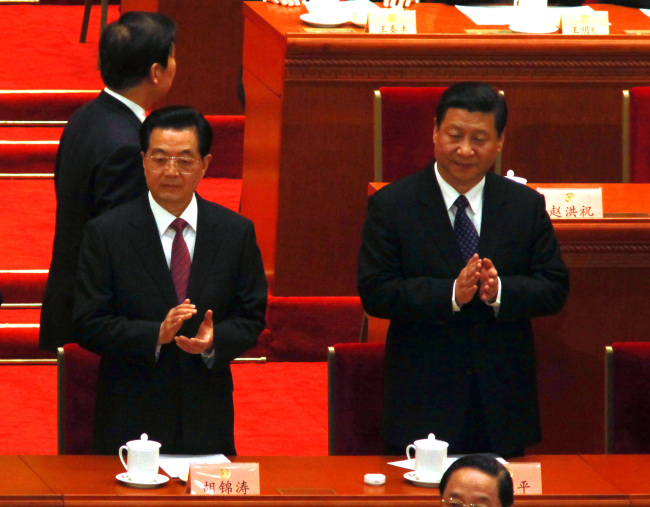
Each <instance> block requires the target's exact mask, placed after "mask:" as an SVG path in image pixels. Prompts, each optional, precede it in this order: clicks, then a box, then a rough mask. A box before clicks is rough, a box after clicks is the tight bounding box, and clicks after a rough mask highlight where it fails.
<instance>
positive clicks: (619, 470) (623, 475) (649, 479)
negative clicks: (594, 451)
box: [582, 454, 650, 507]
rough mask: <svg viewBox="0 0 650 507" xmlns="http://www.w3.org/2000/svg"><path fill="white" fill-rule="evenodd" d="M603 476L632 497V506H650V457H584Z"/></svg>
mask: <svg viewBox="0 0 650 507" xmlns="http://www.w3.org/2000/svg"><path fill="white" fill-rule="evenodd" d="M582 459H583V460H584V461H585V462H586V463H587V464H589V465H590V466H591V467H593V469H594V470H595V471H596V472H598V473H599V474H600V475H601V476H603V477H606V478H607V479H608V480H609V481H610V482H611V483H612V484H613V485H614V486H616V487H617V488H618V489H619V490H621V491H623V492H625V493H626V494H629V495H630V505H634V506H643V507H649V506H650V488H649V487H648V485H650V456H648V455H638V456H633V457H630V456H629V455H622V454H621V455H609V456H608V455H599V456H590V455H585V456H582Z"/></svg>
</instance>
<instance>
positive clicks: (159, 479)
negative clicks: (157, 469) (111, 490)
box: [115, 472, 169, 489]
mask: <svg viewBox="0 0 650 507" xmlns="http://www.w3.org/2000/svg"><path fill="white" fill-rule="evenodd" d="M115 478H116V479H117V480H118V481H120V482H123V483H124V484H126V485H127V486H131V487H132V488H143V489H145V488H157V487H158V486H160V485H162V484H165V483H166V482H167V481H168V480H169V477H167V476H166V475H162V474H158V475H156V478H155V479H154V480H153V481H151V482H134V481H132V480H131V478H130V477H129V474H128V473H126V472H123V473H121V474H117V475H116V476H115Z"/></svg>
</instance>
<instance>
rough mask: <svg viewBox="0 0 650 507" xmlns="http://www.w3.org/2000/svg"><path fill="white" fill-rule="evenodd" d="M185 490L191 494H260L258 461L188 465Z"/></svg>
mask: <svg viewBox="0 0 650 507" xmlns="http://www.w3.org/2000/svg"><path fill="white" fill-rule="evenodd" d="M186 486H187V490H188V492H189V493H191V494H192V495H212V496H251V495H259V494H260V464H259V463H210V464H198V463H194V464H191V465H190V473H189V477H188V478H187V485H186Z"/></svg>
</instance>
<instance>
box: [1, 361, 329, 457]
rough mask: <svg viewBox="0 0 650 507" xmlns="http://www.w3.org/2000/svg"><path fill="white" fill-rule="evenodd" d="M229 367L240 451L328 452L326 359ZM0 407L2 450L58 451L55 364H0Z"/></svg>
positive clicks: (54, 452) (274, 453) (11, 451)
mask: <svg viewBox="0 0 650 507" xmlns="http://www.w3.org/2000/svg"><path fill="white" fill-rule="evenodd" d="M232 369H233V376H234V381H235V442H236V445H237V452H238V453H239V454H240V455H242V456H243V455H249V456H253V455H258V456H268V455H316V456H318V455H326V454H327V405H326V400H327V365H326V364H325V363H267V364H239V365H233V367H232ZM17 386H20V389H18V390H17V389H16V388H17ZM0 406H2V419H1V420H0V454H56V453H57V436H56V435H57V433H56V417H57V416H56V366H7V365H2V366H0ZM116 452H117V450H116Z"/></svg>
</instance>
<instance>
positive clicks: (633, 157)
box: [623, 86, 650, 183]
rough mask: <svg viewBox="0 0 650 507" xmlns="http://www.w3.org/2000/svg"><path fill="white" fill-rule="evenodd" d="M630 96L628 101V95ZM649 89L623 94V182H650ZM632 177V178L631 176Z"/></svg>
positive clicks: (632, 89)
mask: <svg viewBox="0 0 650 507" xmlns="http://www.w3.org/2000/svg"><path fill="white" fill-rule="evenodd" d="M628 93H629V99H628V98H627V97H626V94H628ZM649 140H650V86H641V87H637V88H630V90H629V92H628V91H627V90H624V91H623V182H624V183H627V182H628V181H629V182H630V183H648V182H650V142H649ZM628 175H629V176H628Z"/></svg>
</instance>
